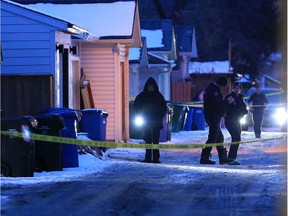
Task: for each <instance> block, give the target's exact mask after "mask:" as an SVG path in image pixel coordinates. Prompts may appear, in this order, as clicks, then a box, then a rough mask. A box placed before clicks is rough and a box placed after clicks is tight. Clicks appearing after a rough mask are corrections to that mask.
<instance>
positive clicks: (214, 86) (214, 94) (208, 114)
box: [200, 76, 234, 165]
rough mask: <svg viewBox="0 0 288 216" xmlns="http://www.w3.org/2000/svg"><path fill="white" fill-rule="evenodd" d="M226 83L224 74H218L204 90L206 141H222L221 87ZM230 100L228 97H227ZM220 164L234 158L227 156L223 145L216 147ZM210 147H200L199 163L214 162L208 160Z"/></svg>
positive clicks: (222, 110) (223, 104)
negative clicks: (207, 130)
mask: <svg viewBox="0 0 288 216" xmlns="http://www.w3.org/2000/svg"><path fill="white" fill-rule="evenodd" d="M227 84H228V81H227V77H226V76H220V77H218V78H217V80H216V81H215V82H214V83H210V84H209V85H208V86H207V87H206V88H205V90H204V118H205V121H206V123H207V124H208V126H209V134H208V140H207V141H206V144H207V143H223V142H224V136H223V134H222V131H221V118H222V117H223V116H224V115H225V113H226V106H225V103H224V100H223V95H222V93H221V89H224V88H226V86H227ZM229 100H230V99H229ZM216 148H217V152H218V157H219V163H220V164H231V165H232V164H234V160H233V159H230V158H228V157H227V151H226V149H225V148H224V147H223V145H218V146H217V147H216ZM211 150H212V147H205V148H203V149H202V153H201V159H200V164H215V163H216V162H215V161H212V160H210V159H209V158H210V154H211Z"/></svg>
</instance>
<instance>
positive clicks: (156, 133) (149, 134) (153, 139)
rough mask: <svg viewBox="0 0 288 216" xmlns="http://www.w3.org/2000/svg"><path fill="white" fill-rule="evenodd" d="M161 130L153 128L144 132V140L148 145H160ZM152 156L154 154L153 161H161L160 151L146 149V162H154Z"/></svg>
mask: <svg viewBox="0 0 288 216" xmlns="http://www.w3.org/2000/svg"><path fill="white" fill-rule="evenodd" d="M160 130H161V129H160V128H159V127H153V128H146V129H145V132H144V140H145V142H146V144H159V140H160ZM152 154H153V161H156V162H157V161H159V159H160V151H159V149H146V154H145V160H146V161H152Z"/></svg>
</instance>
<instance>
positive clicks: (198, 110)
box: [192, 107, 206, 130]
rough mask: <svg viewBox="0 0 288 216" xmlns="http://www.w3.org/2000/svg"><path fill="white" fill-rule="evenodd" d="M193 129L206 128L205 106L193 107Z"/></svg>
mask: <svg viewBox="0 0 288 216" xmlns="http://www.w3.org/2000/svg"><path fill="white" fill-rule="evenodd" d="M192 130H206V122H205V118H204V108H203V107H193V123H192Z"/></svg>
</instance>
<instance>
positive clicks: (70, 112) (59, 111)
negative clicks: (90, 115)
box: [40, 107, 82, 121]
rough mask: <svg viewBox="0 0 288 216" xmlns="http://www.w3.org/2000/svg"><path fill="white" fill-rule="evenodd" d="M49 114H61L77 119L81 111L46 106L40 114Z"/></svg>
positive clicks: (79, 117) (79, 118)
mask: <svg viewBox="0 0 288 216" xmlns="http://www.w3.org/2000/svg"><path fill="white" fill-rule="evenodd" d="M49 113H50V114H51V115H61V116H63V117H64V118H65V117H73V118H76V119H77V120H78V121H80V120H81V115H82V113H81V112H80V111H79V110H76V109H71V108H65V107H48V108H45V109H44V110H43V111H42V112H40V114H49Z"/></svg>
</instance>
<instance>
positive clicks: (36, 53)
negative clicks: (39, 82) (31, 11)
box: [1, 8, 56, 75]
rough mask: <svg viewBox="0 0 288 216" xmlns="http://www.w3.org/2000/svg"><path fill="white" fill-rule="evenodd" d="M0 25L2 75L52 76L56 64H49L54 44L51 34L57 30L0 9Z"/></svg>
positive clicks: (53, 37)
mask: <svg viewBox="0 0 288 216" xmlns="http://www.w3.org/2000/svg"><path fill="white" fill-rule="evenodd" d="M1 21H2V23H1V40H2V49H3V50H2V52H3V62H2V65H1V66H2V67H1V68H2V70H1V73H2V74H14V75H16V74H53V72H54V65H55V64H54V62H51V60H52V61H53V58H51V49H52V48H54V47H51V43H53V44H55V36H53V35H51V34H50V32H51V31H53V30H54V31H55V30H56V29H55V28H53V27H51V26H49V25H43V23H41V22H38V21H36V20H33V19H30V18H27V17H24V16H20V15H19V14H16V13H12V12H10V11H6V10H4V9H3V8H2V10H1ZM54 49H55V48H54ZM54 52H55V51H54ZM51 65H53V67H51Z"/></svg>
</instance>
